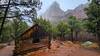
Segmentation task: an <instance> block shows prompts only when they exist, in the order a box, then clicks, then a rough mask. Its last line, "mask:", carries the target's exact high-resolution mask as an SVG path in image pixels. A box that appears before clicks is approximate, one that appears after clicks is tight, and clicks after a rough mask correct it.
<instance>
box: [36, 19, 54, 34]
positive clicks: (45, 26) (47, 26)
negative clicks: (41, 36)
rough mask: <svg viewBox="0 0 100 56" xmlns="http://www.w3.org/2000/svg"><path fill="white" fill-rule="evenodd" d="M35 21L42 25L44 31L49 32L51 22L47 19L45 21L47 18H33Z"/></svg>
mask: <svg viewBox="0 0 100 56" xmlns="http://www.w3.org/2000/svg"><path fill="white" fill-rule="evenodd" d="M35 23H37V24H39V25H40V26H42V27H43V29H44V30H45V32H48V33H51V31H52V26H51V23H50V22H49V21H47V20H45V19H43V18H42V17H40V18H38V19H36V20H35Z"/></svg>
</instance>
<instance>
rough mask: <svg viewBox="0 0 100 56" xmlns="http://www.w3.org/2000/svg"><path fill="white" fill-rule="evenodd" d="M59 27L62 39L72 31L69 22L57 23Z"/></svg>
mask: <svg viewBox="0 0 100 56" xmlns="http://www.w3.org/2000/svg"><path fill="white" fill-rule="evenodd" d="M57 28H58V31H59V32H58V33H59V35H60V37H62V39H63V40H64V36H65V35H66V34H68V33H69V32H70V29H69V27H68V24H67V23H65V22H62V21H61V22H60V23H59V24H58V25H57Z"/></svg>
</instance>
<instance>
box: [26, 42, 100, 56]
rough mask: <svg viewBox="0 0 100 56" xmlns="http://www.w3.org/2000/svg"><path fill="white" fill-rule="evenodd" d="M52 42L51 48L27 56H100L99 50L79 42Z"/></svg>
mask: <svg viewBox="0 0 100 56" xmlns="http://www.w3.org/2000/svg"><path fill="white" fill-rule="evenodd" d="M52 43H53V44H52V46H51V50H48V49H46V50H39V51H36V52H32V53H29V54H27V55H25V56H100V53H99V52H98V51H95V50H90V49H84V48H82V47H81V46H80V45H79V44H73V43H72V42H70V41H69V42H67V43H60V42H57V41H55V42H52Z"/></svg>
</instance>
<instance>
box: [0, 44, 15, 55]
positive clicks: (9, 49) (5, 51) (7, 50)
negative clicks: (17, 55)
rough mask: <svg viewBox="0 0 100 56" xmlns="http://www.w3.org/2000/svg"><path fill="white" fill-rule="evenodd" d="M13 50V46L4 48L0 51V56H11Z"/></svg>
mask: <svg viewBox="0 0 100 56" xmlns="http://www.w3.org/2000/svg"><path fill="white" fill-rule="evenodd" d="M13 50H14V46H6V47H4V48H2V49H0V56H12V55H13Z"/></svg>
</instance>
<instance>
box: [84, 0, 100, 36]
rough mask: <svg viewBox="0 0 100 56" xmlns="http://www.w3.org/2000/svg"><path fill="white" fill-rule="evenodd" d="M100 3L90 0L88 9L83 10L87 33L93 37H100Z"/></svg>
mask: <svg viewBox="0 0 100 56" xmlns="http://www.w3.org/2000/svg"><path fill="white" fill-rule="evenodd" d="M99 3H100V2H99V1H97V0H91V3H90V4H89V7H87V8H86V9H85V11H86V13H87V15H88V18H87V21H88V23H87V27H88V32H92V33H94V34H95V35H98V37H99V35H100V4H99Z"/></svg>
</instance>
